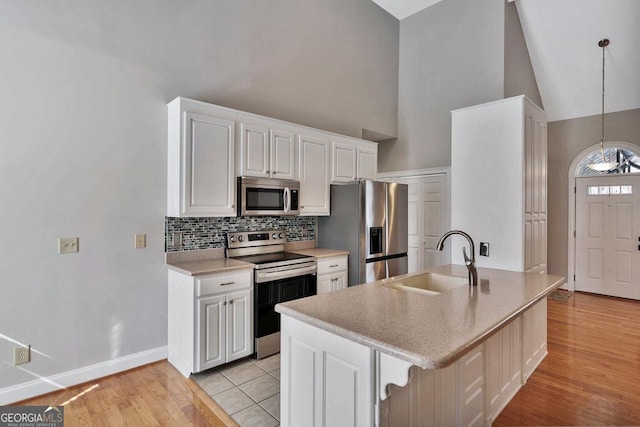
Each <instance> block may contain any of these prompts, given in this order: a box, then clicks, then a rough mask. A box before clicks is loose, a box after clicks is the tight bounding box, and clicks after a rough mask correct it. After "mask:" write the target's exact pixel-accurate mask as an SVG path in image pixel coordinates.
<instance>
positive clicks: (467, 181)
mask: <svg viewBox="0 0 640 427" xmlns="http://www.w3.org/2000/svg"><path fill="white" fill-rule="evenodd" d="M451 114H452V116H451V122H452V128H451V212H452V215H451V228H455V229H460V230H464V231H466V232H467V233H469V234H470V235H471V237H473V239H474V240H475V241H476V242H479V241H482V242H488V243H489V244H490V252H489V253H490V255H489V257H479V258H478V257H477V256H476V260H477V265H478V266H480V267H488V268H498V269H504V270H512V271H525V272H539V273H546V271H547V119H546V116H545V113H544V111H542V110H541V109H540V108H539V107H537V106H536V105H535V104H533V103H532V102H531V101H529V100H528V99H527V98H526V97H525V96H524V95H521V96H516V97H512V98H507V99H503V100H499V101H495V102H490V103H487V104H482V105H476V106H473V107H468V108H463V109H460V110H455V111H452V113H451ZM463 244H466V242H464V241H463V239H458V240H452V243H451V248H452V249H451V250H452V252H451V253H452V259H453V260H454V263H456V264H461V263H462V262H463V261H462V245H463Z"/></svg>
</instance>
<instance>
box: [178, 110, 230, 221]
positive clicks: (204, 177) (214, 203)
mask: <svg viewBox="0 0 640 427" xmlns="http://www.w3.org/2000/svg"><path fill="white" fill-rule="evenodd" d="M168 113H169V123H168V180H167V215H168V216H174V217H188V216H200V217H206V216H235V214H236V210H235V169H234V155H235V152H234V147H235V119H236V116H237V114H236V112H235V111H233V110H228V109H225V108H221V107H216V106H212V105H210V104H205V103H202V102H198V101H192V100H189V99H184V98H176V99H175V100H173V101H172V102H171V103H169V105H168Z"/></svg>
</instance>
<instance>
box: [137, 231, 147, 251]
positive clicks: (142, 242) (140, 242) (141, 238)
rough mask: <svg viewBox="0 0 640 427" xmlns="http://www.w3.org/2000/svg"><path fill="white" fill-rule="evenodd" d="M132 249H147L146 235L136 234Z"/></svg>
mask: <svg viewBox="0 0 640 427" xmlns="http://www.w3.org/2000/svg"><path fill="white" fill-rule="evenodd" d="M134 237H135V243H134V247H135V248H136V249H142V248H146V247H147V235H146V234H136V235H135V236H134Z"/></svg>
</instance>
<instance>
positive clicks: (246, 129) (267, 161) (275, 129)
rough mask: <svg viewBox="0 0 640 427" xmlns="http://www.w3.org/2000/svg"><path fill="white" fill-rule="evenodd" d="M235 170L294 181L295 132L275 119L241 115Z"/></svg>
mask: <svg viewBox="0 0 640 427" xmlns="http://www.w3.org/2000/svg"><path fill="white" fill-rule="evenodd" d="M239 120H240V141H239V147H238V164H237V167H238V171H239V173H240V175H241V176H252V177H256V178H279V179H290V180H294V179H296V178H297V176H296V169H297V168H296V156H295V153H296V152H295V146H296V143H295V133H294V131H293V129H286V128H287V126H286V125H284V124H281V123H280V122H278V121H276V120H273V121H272V120H268V119H260V118H257V117H254V116H244V115H241V116H240V119H239Z"/></svg>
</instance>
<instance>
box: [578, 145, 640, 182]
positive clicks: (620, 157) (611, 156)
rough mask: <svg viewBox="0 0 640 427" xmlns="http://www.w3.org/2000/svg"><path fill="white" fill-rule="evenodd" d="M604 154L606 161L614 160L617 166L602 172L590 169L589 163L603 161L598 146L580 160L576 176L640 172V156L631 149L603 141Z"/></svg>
mask: <svg viewBox="0 0 640 427" xmlns="http://www.w3.org/2000/svg"><path fill="white" fill-rule="evenodd" d="M613 144H615V143H613ZM604 156H605V159H606V161H607V162H614V163H616V164H617V165H618V166H617V167H615V168H614V169H613V170H610V171H604V172H598V171H594V170H593V169H591V168H590V167H589V165H590V164H594V163H601V162H602V161H603V160H602V152H601V151H600V149H599V148H598V149H596V150H593V151H592V152H590V153H589V154H587V155H586V156H585V157H584V158H583V159H582V160H581V161H580V164H579V165H578V169H577V170H576V176H597V175H608V174H625V173H640V157H639V156H638V155H637V154H636V153H634V152H633V151H629V150H626V149H624V148H620V147H616V146H615V145H613V146H607V143H606V142H605V149H604Z"/></svg>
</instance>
